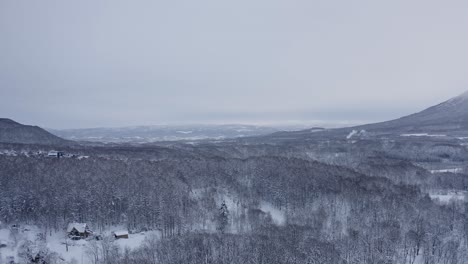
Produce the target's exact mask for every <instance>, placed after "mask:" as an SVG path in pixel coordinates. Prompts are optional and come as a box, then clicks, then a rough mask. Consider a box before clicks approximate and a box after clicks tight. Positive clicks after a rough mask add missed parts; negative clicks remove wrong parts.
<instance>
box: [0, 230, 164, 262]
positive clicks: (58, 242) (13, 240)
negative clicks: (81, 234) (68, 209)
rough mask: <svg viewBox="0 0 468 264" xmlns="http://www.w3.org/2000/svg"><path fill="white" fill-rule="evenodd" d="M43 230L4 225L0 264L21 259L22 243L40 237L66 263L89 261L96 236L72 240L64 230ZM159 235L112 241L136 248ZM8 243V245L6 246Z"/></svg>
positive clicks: (155, 233)
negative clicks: (49, 231)
mask: <svg viewBox="0 0 468 264" xmlns="http://www.w3.org/2000/svg"><path fill="white" fill-rule="evenodd" d="M121 229H122V228H119V227H115V228H111V229H109V230H106V231H105V232H104V233H103V234H102V235H103V236H111V234H112V232H113V231H117V230H121ZM43 235H44V233H43V231H42V232H41V230H40V229H38V228H37V227H35V226H22V227H20V228H19V229H18V232H14V231H13V232H12V231H11V229H10V228H8V227H5V226H3V227H2V228H1V229H0V245H2V244H3V246H4V247H0V264H2V263H8V262H7V261H11V260H14V261H15V263H17V262H18V261H19V258H18V251H19V249H20V247H21V245H22V244H23V243H24V242H25V241H28V240H29V241H37V239H38V238H39V237H44V238H45V241H44V242H45V245H46V247H47V249H48V250H50V251H52V252H55V253H57V254H59V257H60V259H62V260H63V261H64V262H66V263H89V259H88V257H87V250H88V248H89V247H90V243H91V242H92V241H96V240H95V238H91V237H90V238H88V239H86V240H76V241H72V240H70V239H66V233H65V231H63V232H52V233H48V234H47V235H46V236H43ZM150 236H151V237H154V236H156V237H158V238H160V237H161V236H160V233H159V232H158V231H149V232H141V233H136V234H129V237H128V239H117V240H114V241H113V242H112V243H114V244H116V245H118V246H120V248H121V249H125V248H130V249H135V248H137V247H139V246H140V245H141V244H142V243H143V241H144V240H145V239H146V238H147V237H150ZM5 245H6V247H5Z"/></svg>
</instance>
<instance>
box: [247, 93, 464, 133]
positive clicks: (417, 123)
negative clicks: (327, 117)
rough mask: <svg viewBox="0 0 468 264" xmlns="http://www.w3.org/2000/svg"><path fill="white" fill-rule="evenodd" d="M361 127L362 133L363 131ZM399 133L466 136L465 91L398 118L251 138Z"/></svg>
mask: <svg viewBox="0 0 468 264" xmlns="http://www.w3.org/2000/svg"><path fill="white" fill-rule="evenodd" d="M363 130H365V132H364V131H363ZM354 134H357V135H358V136H363V135H369V134H373V135H402V134H438V135H451V136H456V137H461V136H462V137H467V136H468V92H465V93H464V94H462V95H459V96H457V97H454V98H452V99H450V100H447V101H445V102H443V103H440V104H438V105H435V106H432V107H429V108H427V109H425V110H423V111H421V112H418V113H415V114H411V115H408V116H405V117H401V118H399V119H395V120H391V121H386V122H380V123H374V124H367V125H360V126H355V127H346V128H338V129H326V130H322V131H316V130H313V129H307V130H300V131H294V132H277V133H273V134H271V135H268V136H264V137H262V138H260V137H256V138H252V140H254V141H258V140H260V141H262V140H267V141H271V140H273V141H297V140H305V139H309V138H316V139H323V138H341V139H343V138H346V137H349V136H350V135H354Z"/></svg>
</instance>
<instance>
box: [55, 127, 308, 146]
mask: <svg viewBox="0 0 468 264" xmlns="http://www.w3.org/2000/svg"><path fill="white" fill-rule="evenodd" d="M303 128H304V127H301V126H283V127H267V126H255V125H175V126H170V125H156V126H136V127H120V128H87V129H65V130H54V129H49V132H51V133H53V134H55V135H57V136H60V137H62V138H65V139H70V140H77V141H91V142H105V143H150V142H157V141H179V140H186V141H187V140H190V141H191V140H204V139H208V140H222V139H229V138H237V137H249V136H257V135H266V134H270V133H273V132H277V131H283V130H298V129H303Z"/></svg>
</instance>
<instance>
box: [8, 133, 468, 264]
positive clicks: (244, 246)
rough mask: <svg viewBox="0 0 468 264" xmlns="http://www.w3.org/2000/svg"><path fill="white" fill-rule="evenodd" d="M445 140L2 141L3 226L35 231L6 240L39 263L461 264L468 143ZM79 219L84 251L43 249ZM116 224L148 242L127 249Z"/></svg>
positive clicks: (20, 257)
mask: <svg viewBox="0 0 468 264" xmlns="http://www.w3.org/2000/svg"><path fill="white" fill-rule="evenodd" d="M434 140H435V141H434ZM330 142H332V143H330ZM421 142H425V143H424V144H423V145H420V143H421ZM450 142H451V141H450ZM442 143H443V142H441V141H440V139H428V140H425V141H424V140H423V141H419V142H415V141H407V139H406V138H403V140H402V141H399V140H397V141H394V142H393V143H389V142H385V141H383V140H380V139H379V140H368V139H365V140H364V139H362V140H358V141H357V142H356V141H353V142H351V141H350V140H349V139H347V138H343V139H336V140H335V141H331V140H328V142H327V143H326V144H327V147H326V148H325V147H324V144H325V143H320V142H318V143H317V142H314V143H310V144H308V145H304V144H297V145H296V144H287V145H283V144H274V145H271V144H270V145H267V146H265V145H262V144H260V145H255V144H254V145H252V144H251V143H246V142H244V143H236V142H235V143H232V142H227V143H217V144H211V143H209V144H201V145H185V144H174V145H171V146H156V145H155V146H145V147H144V146H141V147H140V146H136V147H133V146H116V147H101V146H100V147H91V146H89V147H86V146H81V147H77V146H75V147H65V148H64V151H65V152H74V153H79V154H76V155H69V156H68V157H61V158H50V157H47V156H44V155H40V154H35V153H41V152H44V153H46V152H47V151H46V149H44V147H43V146H40V145H18V144H3V145H2V148H3V149H4V151H3V152H2V153H3V154H2V155H0V171H1V174H0V193H1V196H0V221H2V228H3V229H4V230H7V229H11V226H14V225H20V226H21V225H26V226H33V227H34V228H36V229H35V230H36V231H35V237H34V238H29V239H23V240H21V241H16V242H15V243H17V244H15V245H11V237H10V238H0V240H9V241H10V242H9V243H10V244H9V243H6V247H5V250H3V251H5V252H8V251H7V249H13V248H14V249H15V254H17V256H16V257H15V260H17V261H24V259H25V258H27V257H30V258H31V255H28V254H26V253H25V252H29V253H30V252H36V253H34V254H36V255H34V256H39V257H40V258H41V261H42V259H44V261H45V262H41V263H66V262H73V261H75V262H76V261H77V263H80V262H81V261H84V262H83V263H95V264H98V263H356V264H357V263H402V264H406V263H434V264H435V263H464V262H465V261H466V260H467V259H468V256H467V255H466V254H465V252H468V251H467V249H468V248H467V245H468V217H467V214H468V203H467V202H466V200H465V191H466V190H468V189H467V187H468V181H467V179H466V177H465V174H464V171H465V170H464V168H465V167H464V165H463V162H462V160H463V159H464V157H467V156H468V151H467V150H466V149H465V148H464V147H463V146H462V144H452V143H450V144H449V143H448V142H446V143H444V144H445V147H442V145H443V144H442ZM415 144H417V145H419V150H417V149H416V148H415V147H414V145H415ZM433 146H437V147H436V148H435V147H433ZM424 148H427V149H432V151H431V152H429V151H424ZM397 149H398V151H397V152H395V151H396V150H397ZM376 150H379V151H380V152H376ZM419 151H424V153H426V156H421V155H418V154H415V153H416V152H419ZM376 153H377V154H376ZM268 154H270V155H268ZM82 157H86V158H82ZM449 161H450V162H452V166H455V165H454V164H455V163H458V165H457V166H459V167H457V168H458V169H457V170H456V171H453V170H452V171H450V170H444V169H441V167H440V166H447V164H449ZM444 164H445V165H444ZM437 166H439V167H438V168H439V169H435V167H437ZM74 222H79V223H87V224H88V225H89V226H90V228H91V229H92V230H93V235H92V236H91V238H88V239H86V240H84V241H87V242H80V243H85V244H82V245H81V246H82V247H81V251H80V252H81V253H80V254H81V255H77V254H75V255H77V256H78V257H75V258H71V257H70V256H68V255H67V254H69V253H67V252H66V251H65V252H64V251H63V249H64V247H65V246H63V245H62V246H49V247H47V245H54V243H55V244H56V243H57V241H56V240H57V236H59V234H60V235H61V240H63V241H67V240H66V239H65V238H66V232H65V230H66V228H67V225H68V224H69V223H74ZM116 227H119V228H120V229H124V230H128V231H129V233H130V240H132V239H135V237H137V238H139V239H137V240H136V241H137V242H131V243H130V244H131V247H126V246H125V244H124V245H123V246H119V244H118V243H119V241H123V240H116V241H115V242H114V240H113V239H112V238H111V236H110V235H109V234H110V232H109V231H110V230H113V229H115V228H116ZM30 229H31V228H30ZM10 232H11V230H10ZM147 232H150V233H151V232H153V233H154V234H155V235H151V236H149V235H145V233H147ZM20 233H21V232H20ZM26 233H28V232H27V231H26ZM0 234H1V233H0ZM23 237H24V236H23ZM96 237H98V238H102V239H101V240H95V238H96ZM132 241H134V240H132ZM63 243H66V242H63ZM74 243H77V242H74ZM127 244H128V243H127ZM41 245H42V246H41ZM29 248H34V249H35V251H34V250H29ZM41 248H42V251H41V250H40V249H41ZM54 248H60V250H58V252H57V250H55V251H54ZM71 248H73V247H72V246H71ZM75 248H76V247H75ZM46 249H47V250H46ZM1 250H2V249H0V252H3V251H1ZM4 254H7V253H4ZM6 257H7V256H3V259H4V260H6V259H7V258H6ZM72 257H73V255H72ZM46 259H47V260H46ZM82 259H83V260H82Z"/></svg>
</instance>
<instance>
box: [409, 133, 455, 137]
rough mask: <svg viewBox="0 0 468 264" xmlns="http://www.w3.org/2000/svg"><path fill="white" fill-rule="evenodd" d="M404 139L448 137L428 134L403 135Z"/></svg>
mask: <svg viewBox="0 0 468 264" xmlns="http://www.w3.org/2000/svg"><path fill="white" fill-rule="evenodd" d="M400 136H402V137H446V136H447V135H437V134H428V133H415V134H401V135H400Z"/></svg>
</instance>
